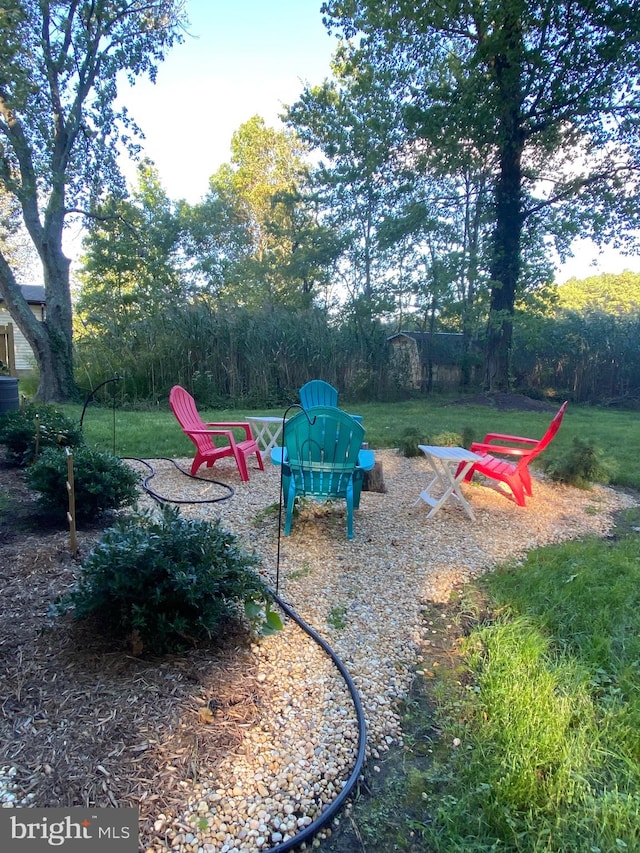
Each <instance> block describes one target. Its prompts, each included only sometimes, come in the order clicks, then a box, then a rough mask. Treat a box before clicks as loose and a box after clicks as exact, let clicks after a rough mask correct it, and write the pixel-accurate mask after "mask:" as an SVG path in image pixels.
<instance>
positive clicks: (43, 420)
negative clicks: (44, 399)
mask: <svg viewBox="0 0 640 853" xmlns="http://www.w3.org/2000/svg"><path fill="white" fill-rule="evenodd" d="M0 444H2V445H4V446H5V448H6V456H7V461H8V462H9V463H11V464H12V465H30V464H31V463H32V462H33V461H34V459H35V458H36V455H37V454H38V453H39V452H40V451H41V450H43V449H45V448H47V447H64V446H67V447H82V446H83V445H84V437H83V435H82V430H81V429H80V424H79V423H77V422H76V421H72V420H71V419H70V418H68V417H67V416H66V415H64V414H63V413H62V412H60V411H58V410H57V409H56V408H54V407H53V406H43V405H38V404H35V403H30V404H28V405H27V406H25V407H24V409H23V410H19V411H15V412H6V413H4V414H3V415H0Z"/></svg>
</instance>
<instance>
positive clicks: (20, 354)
mask: <svg viewBox="0 0 640 853" xmlns="http://www.w3.org/2000/svg"><path fill="white" fill-rule="evenodd" d="M29 307H30V308H31V311H32V312H33V315H34V316H35V317H37V318H38V320H42V319H43V317H42V312H43V311H44V308H43V306H42V305H30V306H29ZM9 323H11V325H12V326H13V339H14V344H15V346H14V349H15V356H16V370H17V371H20V372H23V371H24V372H29V371H32V370H35V367H36V362H35V358H34V356H33V352H32V351H31V347H30V346H29V344H28V343H27V339H26V338H25V336H24V335H23V334H22V332H21V331H20V329H19V328H18V327H17V326H16V324H15V323H14V322H13V319H12V318H11V314H9V312H8V311H7V310H6V308H2V307H0V326H5V325H8V324H9Z"/></svg>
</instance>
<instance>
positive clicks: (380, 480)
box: [362, 462, 387, 494]
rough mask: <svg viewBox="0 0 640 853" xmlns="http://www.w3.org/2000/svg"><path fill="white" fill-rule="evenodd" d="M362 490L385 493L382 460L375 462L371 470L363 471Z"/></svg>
mask: <svg viewBox="0 0 640 853" xmlns="http://www.w3.org/2000/svg"><path fill="white" fill-rule="evenodd" d="M362 490H363V492H380V493H382V494H386V491H387V487H386V486H385V484H384V474H383V471H382V462H376V463H375V465H374V466H373V468H372V469H371V471H365V472H364V479H363V481H362Z"/></svg>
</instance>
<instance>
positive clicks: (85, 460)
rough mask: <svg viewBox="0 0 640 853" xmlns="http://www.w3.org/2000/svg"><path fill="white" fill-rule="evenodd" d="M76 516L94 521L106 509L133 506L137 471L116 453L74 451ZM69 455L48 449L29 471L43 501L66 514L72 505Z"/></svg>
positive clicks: (32, 482)
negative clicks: (114, 454) (68, 482)
mask: <svg viewBox="0 0 640 853" xmlns="http://www.w3.org/2000/svg"><path fill="white" fill-rule="evenodd" d="M73 475H74V476H73V479H74V490H75V515H76V520H78V521H87V520H93V519H95V518H96V516H98V515H100V514H101V513H102V512H105V511H106V510H112V509H121V508H122V507H127V506H131V505H132V504H134V503H135V501H136V499H137V497H138V485H139V482H140V478H139V476H138V474H137V473H136V472H135V471H134V470H133V469H132V468H130V467H129V466H128V465H127V464H126V462H123V461H122V460H121V459H119V458H118V457H117V456H113V455H112V454H111V453H101V452H100V451H98V450H92V449H91V448H89V447H80V448H78V449H77V450H76V451H75V452H74V453H73ZM68 476H69V474H68V467H67V454H66V453H65V451H64V450H62V449H57V448H48V449H47V450H45V451H44V453H42V454H41V455H40V456H39V458H38V460H37V461H36V462H34V464H33V465H31V466H30V468H29V469H28V471H27V482H28V483H29V486H30V488H32V489H34V491H36V492H39V493H40V496H39V499H40V503H41V504H42V506H44V507H46V508H47V509H52V510H54V511H55V510H57V511H58V512H59V513H60V516H61V518H65V517H66V513H67V510H68V506H69V495H68V491H67V480H68Z"/></svg>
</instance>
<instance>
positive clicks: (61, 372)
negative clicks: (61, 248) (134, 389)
mask: <svg viewBox="0 0 640 853" xmlns="http://www.w3.org/2000/svg"><path fill="white" fill-rule="evenodd" d="M43 272H44V276H45V295H46V300H47V308H46V319H45V320H44V321H42V322H41V321H40V320H38V319H36V317H35V316H34V315H33V313H32V311H31V309H30V308H29V305H28V304H27V302H26V300H25V298H24V297H23V295H22V291H21V289H20V287H19V285H18V284H17V282H16V280H15V277H14V275H13V272H12V271H11V268H10V267H9V265H8V263H7V261H6V259H5V258H4V256H2V255H1V254H0V290H1V291H2V295H3V297H4V299H5V301H6V303H7V307H8V309H9V313H10V314H11V316H12V318H13V319H14V320H15V322H16V325H17V326H18V328H19V329H20V331H21V332H22V334H23V335H24V336H25V338H26V339H27V341H28V343H29V345H30V346H31V349H32V350H33V354H34V357H35V360H36V365H37V367H38V371H39V382H38V390H37V393H36V399H38V400H40V401H42V402H43V403H62V402H65V401H67V400H70V399H72V398H73V397H74V396H75V394H76V386H75V381H74V377H73V346H72V311H71V297H70V291H69V261H68V259H67V258H65V257H64V255H62V253H61V252H58V253H56V252H53V253H51V255H49V256H48V257H47V264H46V266H45V261H44V258H43Z"/></svg>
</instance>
